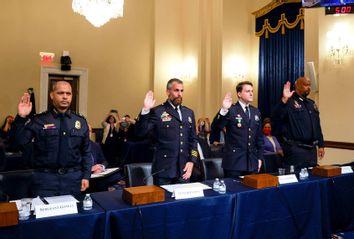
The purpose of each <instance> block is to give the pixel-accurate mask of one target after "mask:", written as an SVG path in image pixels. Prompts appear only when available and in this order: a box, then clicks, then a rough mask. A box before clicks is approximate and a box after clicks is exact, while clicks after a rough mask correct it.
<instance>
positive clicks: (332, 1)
mask: <svg viewBox="0 0 354 239" xmlns="http://www.w3.org/2000/svg"><path fill="white" fill-rule="evenodd" d="M347 4H354V0H302V6H303V7H328V6H343V5H347Z"/></svg>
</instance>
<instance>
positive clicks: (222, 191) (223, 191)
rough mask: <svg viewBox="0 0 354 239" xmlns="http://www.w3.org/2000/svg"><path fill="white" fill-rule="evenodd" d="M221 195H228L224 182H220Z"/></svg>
mask: <svg viewBox="0 0 354 239" xmlns="http://www.w3.org/2000/svg"><path fill="white" fill-rule="evenodd" d="M219 193H220V194H225V193H226V184H225V182H224V180H221V181H220V186H219Z"/></svg>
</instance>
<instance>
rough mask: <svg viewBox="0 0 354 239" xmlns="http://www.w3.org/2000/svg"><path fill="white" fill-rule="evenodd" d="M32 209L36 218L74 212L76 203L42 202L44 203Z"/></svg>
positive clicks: (75, 211)
mask: <svg viewBox="0 0 354 239" xmlns="http://www.w3.org/2000/svg"><path fill="white" fill-rule="evenodd" d="M34 210H35V214H36V218H44V217H53V216H61V215H67V214H75V213H77V203H76V202H74V201H71V202H62V203H53V204H44V205H38V206H36V207H35V208H34Z"/></svg>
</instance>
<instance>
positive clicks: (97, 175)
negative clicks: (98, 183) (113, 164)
mask: <svg viewBox="0 0 354 239" xmlns="http://www.w3.org/2000/svg"><path fill="white" fill-rule="evenodd" d="M118 170H119V168H107V169H106V170H105V171H104V172H102V173H97V174H91V178H100V177H104V176H106V175H108V174H111V173H114V172H115V171H118Z"/></svg>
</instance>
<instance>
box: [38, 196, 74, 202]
mask: <svg viewBox="0 0 354 239" xmlns="http://www.w3.org/2000/svg"><path fill="white" fill-rule="evenodd" d="M44 199H45V200H46V201H47V202H48V203H49V204H54V203H64V202H79V201H78V200H76V198H74V197H73V196H72V195H62V196H55V197H45V198H44Z"/></svg>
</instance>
